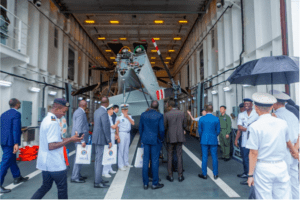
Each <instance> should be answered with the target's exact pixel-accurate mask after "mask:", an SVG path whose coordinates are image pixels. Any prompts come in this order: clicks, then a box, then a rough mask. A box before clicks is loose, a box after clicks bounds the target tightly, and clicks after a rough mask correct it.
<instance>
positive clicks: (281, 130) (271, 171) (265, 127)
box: [246, 93, 296, 199]
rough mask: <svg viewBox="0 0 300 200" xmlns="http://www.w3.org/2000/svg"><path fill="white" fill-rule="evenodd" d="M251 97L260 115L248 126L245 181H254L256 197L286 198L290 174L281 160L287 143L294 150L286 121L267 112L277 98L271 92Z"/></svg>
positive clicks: (250, 183) (249, 182)
mask: <svg viewBox="0 0 300 200" xmlns="http://www.w3.org/2000/svg"><path fill="white" fill-rule="evenodd" d="M252 99H253V101H254V103H255V110H256V112H257V114H258V115H259V118H258V119H257V120H256V121H255V122H253V123H252V124H251V125H250V126H249V127H248V131H249V133H250V134H249V139H248V141H247V144H246V148H248V149H250V153H249V163H250V165H249V173H248V185H249V186H253V185H254V191H255V196H256V199H288V198H289V195H290V191H289V179H290V178H289V175H288V171H287V165H286V163H285V162H284V158H285V156H286V146H288V148H289V149H290V150H291V152H293V153H295V152H296V150H295V149H294V146H293V145H292V143H291V141H290V139H289V133H288V125H287V123H286V122H285V121H284V120H282V119H278V118H275V117H272V116H271V114H270V112H271V110H272V108H273V104H274V103H276V102H277V100H276V98H275V97H274V96H272V95H270V94H268V93H254V94H253V95H252Z"/></svg>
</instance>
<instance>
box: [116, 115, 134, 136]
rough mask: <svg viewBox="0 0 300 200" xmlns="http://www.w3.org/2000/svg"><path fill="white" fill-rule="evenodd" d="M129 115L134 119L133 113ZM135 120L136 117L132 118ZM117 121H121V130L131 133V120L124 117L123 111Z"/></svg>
mask: <svg viewBox="0 0 300 200" xmlns="http://www.w3.org/2000/svg"><path fill="white" fill-rule="evenodd" d="M129 117H130V118H131V119H132V117H131V115H129ZM132 120H133V121H134V119H132ZM116 121H120V123H119V125H118V127H119V132H127V133H129V132H130V131H131V123H130V121H129V120H128V119H127V118H125V117H124V115H123V113H122V114H121V116H118V117H117V119H116Z"/></svg>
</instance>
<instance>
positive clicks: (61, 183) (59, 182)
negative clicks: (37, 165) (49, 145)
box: [31, 170, 68, 199]
mask: <svg viewBox="0 0 300 200" xmlns="http://www.w3.org/2000/svg"><path fill="white" fill-rule="evenodd" d="M42 176H43V184H42V186H41V187H40V188H39V189H38V190H37V191H36V192H35V193H34V195H33V196H32V197H31V199H42V198H43V197H44V196H45V194H46V193H47V192H48V191H49V190H50V189H51V188H52V184H53V181H54V182H55V184H56V186H57V192H58V199H68V183H67V170H64V171H58V172H48V171H43V172H42Z"/></svg>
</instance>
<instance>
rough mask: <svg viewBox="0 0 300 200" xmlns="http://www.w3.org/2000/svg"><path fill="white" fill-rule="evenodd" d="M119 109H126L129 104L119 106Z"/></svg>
mask: <svg viewBox="0 0 300 200" xmlns="http://www.w3.org/2000/svg"><path fill="white" fill-rule="evenodd" d="M120 107H121V109H128V107H129V104H121V105H120Z"/></svg>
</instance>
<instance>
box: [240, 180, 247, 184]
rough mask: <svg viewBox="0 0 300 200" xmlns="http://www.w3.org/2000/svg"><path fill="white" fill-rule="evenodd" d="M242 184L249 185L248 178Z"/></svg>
mask: <svg viewBox="0 0 300 200" xmlns="http://www.w3.org/2000/svg"><path fill="white" fill-rule="evenodd" d="M240 184H241V185H248V182H247V180H245V181H242V182H240Z"/></svg>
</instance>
